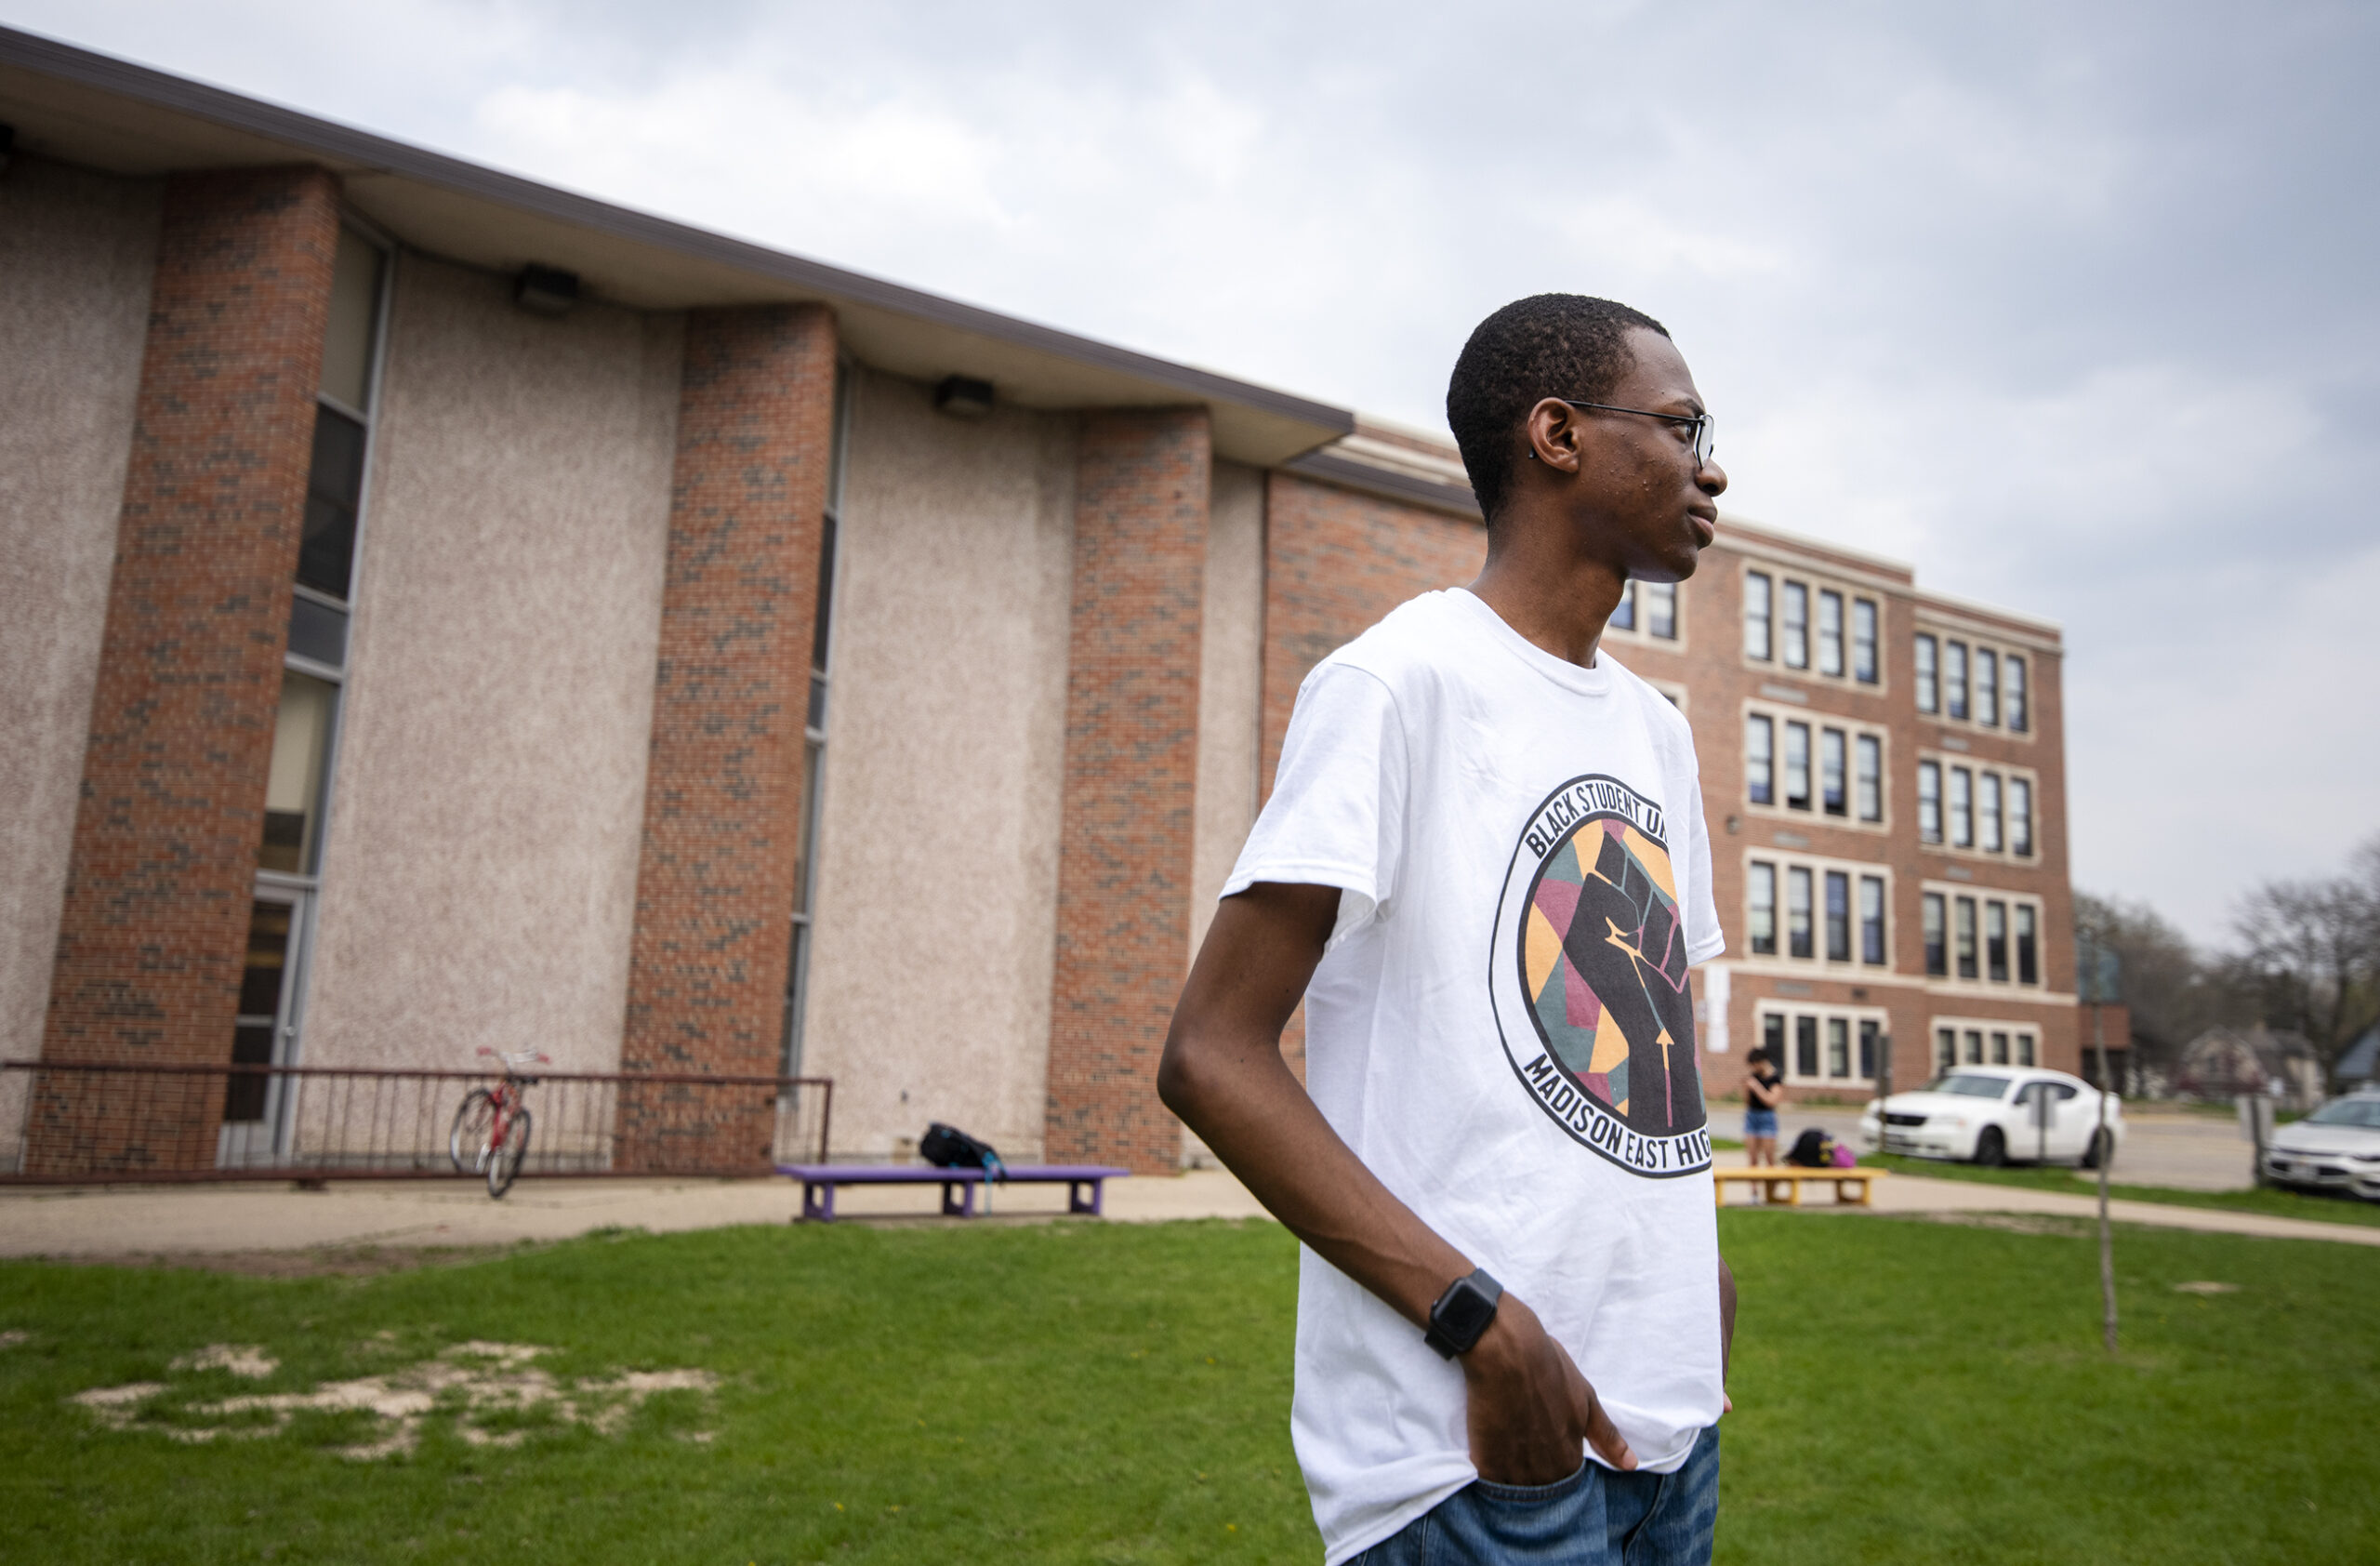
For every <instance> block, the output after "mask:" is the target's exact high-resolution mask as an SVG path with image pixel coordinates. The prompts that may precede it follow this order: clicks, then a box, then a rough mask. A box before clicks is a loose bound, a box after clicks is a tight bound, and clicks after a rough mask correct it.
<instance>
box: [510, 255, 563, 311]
mask: <svg viewBox="0 0 2380 1566" xmlns="http://www.w3.org/2000/svg"><path fill="white" fill-rule="evenodd" d="M512 302H513V303H514V304H517V305H519V306H520V307H521V308H522V309H523V310H525V311H528V312H530V313H532V314H535V315H567V314H569V313H570V311H571V307H572V306H573V305H575V304H576V303H577V302H578V273H576V272H564V271H562V269H561V268H560V267H541V266H525V267H522V269H521V275H520V276H519V277H518V278H515V279H514V280H513V284H512Z"/></svg>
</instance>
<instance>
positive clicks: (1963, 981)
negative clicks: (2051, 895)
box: [1917, 879, 2052, 997]
mask: <svg viewBox="0 0 2380 1566" xmlns="http://www.w3.org/2000/svg"><path fill="white" fill-rule="evenodd" d="M1917 896H1918V907H1919V909H1920V920H1921V922H1928V921H1930V920H1931V919H1932V918H1933V917H1934V914H1933V911H1932V910H1933V909H1934V907H1936V906H1937V904H1938V905H1939V906H1940V908H1941V910H1942V912H1941V918H1942V921H1943V951H1942V966H1941V969H1940V970H1937V969H1936V967H1935V966H1934V954H1933V951H1932V949H1931V948H1930V947H1929V948H1928V949H1927V950H1926V951H1925V953H1924V956H1923V957H1922V958H1921V960H1920V962H1919V968H1920V971H1921V972H1922V973H1923V974H1924V980H1925V984H1926V988H1928V989H1933V990H1937V991H1941V992H1945V993H1957V994H1970V995H1977V996H1995V995H2021V996H2027V997H2036V996H2047V995H2049V994H2050V993H2052V991H2051V989H2050V987H2049V972H2048V958H2049V953H2048V950H2047V948H2046V944H2045V943H2044V942H2043V939H2042V937H2043V935H2045V934H2046V932H2047V931H2048V928H2049V922H2048V920H2049V902H2048V898H2047V897H2046V896H2043V894H2041V893H2038V892H2022V891H2016V890H2013V889H2011V888H2008V887H2004V886H1980V885H1977V884H1974V883H1965V882H1955V881H1937V880H1933V879H1927V880H1924V881H1921V882H1919V883H1918V884H1917ZM1995 905H1996V906H1999V907H2002V908H2004V909H2005V910H2006V912H2005V915H2004V922H2003V924H2002V926H2001V931H2002V941H2003V953H2002V961H2003V962H2004V963H2005V967H2004V969H2003V972H2004V974H2005V975H2006V976H2004V977H2002V978H1993V977H1992V976H1991V972H1992V966H1991V938H1992V937H1991V926H1990V908H1991V907H1993V906H1995ZM1963 908H1965V909H1972V910H1973V915H1972V917H1973V920H1974V924H1973V929H1974V972H1973V973H1972V974H1966V973H1963V972H1962V969H1961V964H1962V961H1963V958H1962V949H1963V945H1964V936H1963V933H1962V924H1961V910H1962V909H1963ZM2028 926H2030V929H2031V931H2032V932H2033V934H2032V935H2031V936H2030V937H2028V936H2026V935H2025V933H2024V932H2025V930H2026V929H2027V927H2028ZM2029 938H2030V940H2031V941H2032V943H2033V950H2034V959H2033V962H2032V965H2031V968H2030V973H2031V975H2032V976H2031V977H2030V978H2028V977H2027V976H2026V973H2027V968H2026V964H2025V960H2024V950H2023V942H2024V941H2025V940H2027V939H2029Z"/></svg>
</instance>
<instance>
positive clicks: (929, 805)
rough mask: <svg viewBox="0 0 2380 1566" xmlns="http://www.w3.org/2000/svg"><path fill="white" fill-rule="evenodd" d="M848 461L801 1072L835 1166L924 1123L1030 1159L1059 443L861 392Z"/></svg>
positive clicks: (1068, 447) (1034, 1138)
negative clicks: (812, 1089)
mask: <svg viewBox="0 0 2380 1566" xmlns="http://www.w3.org/2000/svg"><path fill="white" fill-rule="evenodd" d="M850 441H851V445H850V448H849V461H850V470H849V476H848V478H847V481H846V484H847V490H846V498H845V503H844V510H843V523H842V530H841V533H840V550H841V553H842V564H841V569H840V582H839V587H838V594H837V603H836V607H835V632H834V655H833V656H834V668H833V676H834V684H833V691H834V696H833V710H832V711H831V712H830V714H829V716H828V726H827V742H826V780H825V783H824V786H823V794H822V796H821V808H822V813H823V814H822V816H821V819H820V824H819V845H818V878H819V879H818V889H817V901H816V904H815V919H816V926H815V927H816V931H817V934H816V936H815V940H816V945H815V948H814V950H813V957H812V959H811V967H810V1002H809V1009H808V1015H807V1017H806V1018H805V1022H804V1029H805V1044H804V1051H805V1058H804V1066H803V1068H804V1069H805V1070H807V1071H812V1072H815V1073H819V1074H822V1075H826V1076H831V1077H833V1078H834V1079H835V1146H836V1150H837V1151H838V1153H850V1154H853V1155H857V1156H882V1155H885V1154H888V1153H890V1152H892V1151H893V1150H894V1149H895V1148H896V1146H897V1145H899V1144H900V1143H902V1142H903V1141H904V1140H905V1139H906V1140H911V1141H913V1140H914V1139H915V1138H916V1137H917V1136H919V1135H920V1134H921V1133H922V1132H923V1131H924V1130H925V1127H926V1123H927V1122H928V1121H931V1120H943V1121H950V1122H952V1123H954V1124H957V1125H960V1126H963V1127H965V1128H966V1129H968V1130H970V1131H972V1132H973V1133H975V1134H976V1135H979V1136H983V1137H985V1138H986V1139H987V1140H989V1141H991V1142H993V1143H994V1144H995V1145H997V1146H998V1148H1000V1149H1001V1151H1002V1152H1003V1153H1004V1154H1005V1155H1007V1156H1009V1157H1011V1158H1012V1159H1013V1158H1018V1157H1024V1158H1032V1157H1037V1156H1038V1154H1039V1151H1040V1148H1041V1142H1042V1095H1043V1073H1044V1068H1045V1065H1046V1062H1047V1059H1048V1050H1049V1032H1050V978H1051V961H1052V957H1051V952H1052V944H1053V941H1054V939H1055V934H1054V932H1055V918H1056V912H1055V909H1056V884H1057V868H1056V867H1057V853H1058V824H1059V789H1060V768H1061V765H1062V762H1063V759H1064V741H1065V736H1064V727H1065V679H1066V611H1067V593H1068V582H1069V572H1070V564H1069V562H1070V551H1071V548H1072V539H1073V513H1074V462H1075V455H1074V446H1075V441H1074V426H1073V421H1072V420H1071V419H1070V418H1064V417H1052V416H1048V415H1038V414H1029V413H1025V412H1023V411H1021V410H1013V409H1001V410H998V411H997V412H995V413H994V414H993V415H992V416H991V417H990V418H986V419H985V420H983V421H981V422H977V423H969V422H962V421H960V420H958V419H953V418H947V417H945V416H943V415H940V414H937V413H935V412H934V411H933V408H932V403H931V401H930V399H929V396H928V393H927V391H926V389H925V388H923V387H920V386H918V385H914V384H912V383H910V382H907V381H904V380H899V379H896V378H891V377H887V376H882V375H878V374H873V373H870V372H866V371H862V372H860V373H859V378H858V383H857V385H856V386H855V388H854V391H853V409H852V425H851V434H850ZM904 1095H906V1098H905V1097H904Z"/></svg>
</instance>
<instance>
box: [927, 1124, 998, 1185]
mask: <svg viewBox="0 0 2380 1566" xmlns="http://www.w3.org/2000/svg"><path fill="white" fill-rule="evenodd" d="M918 1154H919V1157H921V1158H923V1159H924V1160H925V1161H927V1162H928V1163H931V1164H932V1165H933V1166H934V1167H935V1168H936V1169H980V1170H982V1171H983V1172H984V1177H985V1179H986V1180H999V1179H1005V1178H1006V1177H1007V1175H1008V1165H1006V1164H1004V1163H1002V1162H1001V1161H1000V1155H999V1154H998V1152H996V1151H994V1150H993V1148H992V1145H991V1144H990V1143H989V1142H979V1141H977V1140H976V1139H975V1138H974V1137H972V1136H970V1135H967V1134H966V1133H965V1132H963V1131H961V1130H959V1128H958V1127H957V1126H955V1125H945V1124H943V1123H942V1122H941V1121H934V1122H933V1123H932V1124H931V1125H929V1126H927V1127H926V1134H925V1139H924V1140H922V1141H920V1142H919V1144H918Z"/></svg>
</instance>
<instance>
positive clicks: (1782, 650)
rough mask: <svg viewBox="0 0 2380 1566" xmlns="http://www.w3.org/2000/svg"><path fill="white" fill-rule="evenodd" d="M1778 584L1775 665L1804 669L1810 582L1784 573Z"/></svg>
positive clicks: (1807, 658)
mask: <svg viewBox="0 0 2380 1566" xmlns="http://www.w3.org/2000/svg"><path fill="white" fill-rule="evenodd" d="M1778 590H1779V600H1778V616H1777V626H1778V642H1779V645H1778V657H1777V662H1778V667H1779V668H1780V669H1792V670H1801V671H1802V672H1804V673H1806V672H1808V670H1809V667H1810V584H1809V583H1807V582H1804V581H1796V580H1794V579H1792V578H1791V577H1787V578H1783V579H1781V580H1780V581H1779V582H1778ZM1796 604H1798V605H1799V609H1798V612H1797V610H1796V607H1795V606H1796Z"/></svg>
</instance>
